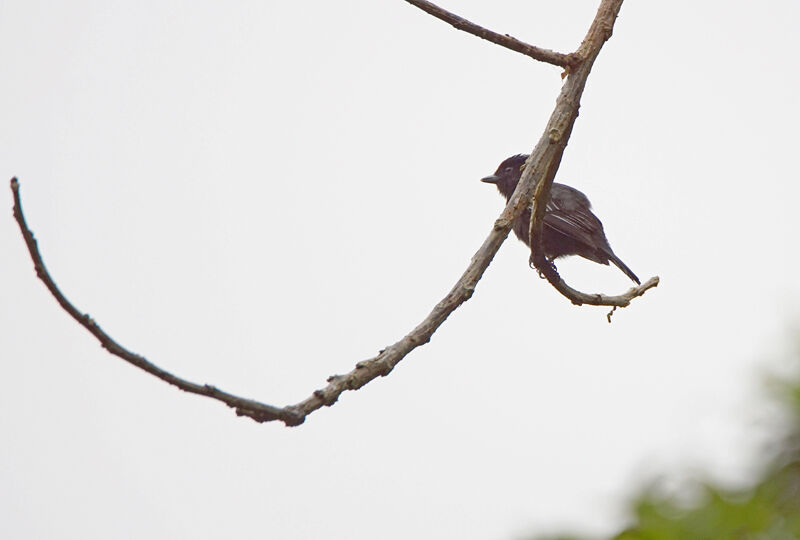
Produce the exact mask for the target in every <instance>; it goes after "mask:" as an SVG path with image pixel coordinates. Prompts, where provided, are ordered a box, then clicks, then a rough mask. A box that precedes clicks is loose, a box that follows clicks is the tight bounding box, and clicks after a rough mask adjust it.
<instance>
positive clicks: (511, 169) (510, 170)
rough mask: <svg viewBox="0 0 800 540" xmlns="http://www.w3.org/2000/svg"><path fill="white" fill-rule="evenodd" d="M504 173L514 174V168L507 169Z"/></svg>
mask: <svg viewBox="0 0 800 540" xmlns="http://www.w3.org/2000/svg"><path fill="white" fill-rule="evenodd" d="M503 172H504V173H506V174H511V173H512V172H514V167H506V169H505V170H504V171H503Z"/></svg>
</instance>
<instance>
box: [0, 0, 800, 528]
mask: <svg viewBox="0 0 800 540" xmlns="http://www.w3.org/2000/svg"><path fill="white" fill-rule="evenodd" d="M598 4H599V1H598V0H591V1H589V0H569V1H561V2H544V1H526V2H521V1H511V0H496V1H494V2H485V1H483V2H482V1H478V0H448V1H447V2H445V3H443V4H442V6H443V7H445V8H448V9H451V10H453V11H455V12H457V13H459V14H460V15H462V16H464V17H467V18H469V19H471V20H473V21H475V22H477V23H479V24H482V25H484V26H486V27H489V28H492V29H494V30H496V31H498V32H501V33H509V34H511V35H514V36H515V37H518V38H520V39H522V40H525V41H528V42H530V43H533V44H536V45H540V46H543V47H547V48H552V49H555V50H559V51H563V52H570V51H572V50H574V49H575V48H576V47H577V45H578V44H579V43H580V41H581V39H582V38H583V36H584V34H585V32H586V30H587V28H588V25H589V23H590V22H591V20H592V18H593V17H594V14H595V11H596V8H597V5H598ZM798 17H800V4H798V3H797V1H796V0H786V1H778V0H775V1H767V2H762V3H760V4H757V5H755V4H753V3H752V2H744V1H721V0H718V1H708V2H695V1H689V0H682V1H681V0H678V1H672V2H636V1H628V2H626V3H625V4H624V5H623V7H622V11H621V14H620V17H619V19H618V21H617V25H616V28H615V31H614V36H613V38H612V39H611V41H610V42H609V43H608V44H607V45H606V47H605V48H604V49H603V52H602V53H601V56H600V58H599V60H598V61H597V63H596V65H595V68H594V71H593V73H592V74H591V76H590V78H589V82H588V86H587V88H586V91H585V94H584V99H583V102H582V107H581V114H580V118H579V119H578V121H577V124H576V126H575V131H574V134H573V137H572V139H571V141H570V144H569V146H568V148H567V151H566V153H565V156H564V160H563V163H562V166H561V170H560V172H559V175H558V177H557V181H560V182H564V183H568V184H571V185H574V186H576V187H578V188H580V189H581V190H583V191H584V192H585V193H586V194H587V195H588V196H589V197H590V198H591V199H592V201H593V203H594V208H595V210H596V211H597V213H598V215H599V216H600V217H601V219H602V220H603V223H604V224H605V228H606V232H607V234H608V237H609V239H610V241H611V244H612V246H613V247H614V249H615V251H616V253H617V254H618V255H619V256H620V257H621V258H622V259H623V260H624V261H625V262H626V263H627V264H628V265H629V266H630V267H631V268H632V269H633V270H634V271H635V272H636V273H637V274H638V275H639V276H640V277H641V278H642V279H647V278H649V277H651V276H653V275H659V276H660V277H661V279H662V284H661V285H660V286H659V287H658V288H657V289H655V290H652V291H650V292H649V293H648V294H647V295H645V297H644V298H640V299H638V300H636V301H635V302H634V305H632V306H631V307H630V308H628V309H625V310H621V311H618V312H617V313H616V314H615V316H614V322H613V324H611V325H609V324H608V323H607V322H606V319H605V313H606V312H607V311H608V310H607V308H592V307H581V308H578V307H575V306H572V305H571V304H570V303H569V302H568V301H567V300H566V299H564V298H563V297H561V296H560V295H559V294H558V293H556V292H555V291H554V290H553V289H552V288H551V287H550V286H549V285H547V283H546V282H544V281H542V280H540V279H538V278H537V276H536V273H535V272H534V271H532V270H530V269H529V268H528V265H527V259H528V254H527V252H526V249H525V248H524V246H523V245H522V244H521V243H519V242H518V241H517V240H516V239H514V238H509V240H508V241H507V242H506V243H505V244H504V245H503V247H502V248H501V250H500V252H499V254H498V256H497V257H496V259H495V261H494V263H493V264H492V266H491V267H490V268H489V270H488V271H487V273H486V275H485V277H484V279H483V280H482V281H481V282H480V283H479V284H478V287H477V290H476V293H475V296H474V297H473V298H472V300H471V301H469V302H468V303H467V304H465V305H464V306H462V308H461V309H459V310H458V311H457V312H456V313H455V314H454V315H452V316H451V318H450V319H449V320H448V321H447V322H446V324H445V325H444V326H443V327H442V328H441V330H440V331H439V332H438V333H437V334H435V336H434V337H433V340H432V341H431V343H430V344H428V345H426V346H425V347H423V348H421V349H419V350H417V351H415V352H414V353H412V354H411V355H410V356H409V357H407V358H406V359H405V360H404V361H403V362H402V363H401V364H400V365H399V366H398V367H397V369H395V371H394V372H393V373H391V375H390V376H388V377H386V378H383V379H380V380H376V381H374V382H373V383H371V384H369V385H368V386H367V387H365V388H363V389H362V390H360V391H358V392H348V393H347V394H345V395H343V396H342V398H341V399H340V401H339V403H337V404H336V405H335V406H334V407H332V408H329V409H325V410H322V411H318V412H316V413H314V414H312V415H311V416H310V417H309V418H308V420H307V421H306V423H305V424H304V425H303V426H301V427H298V428H292V429H290V428H286V427H284V426H283V425H282V424H277V423H272V424H266V425H259V424H256V423H254V422H252V421H251V420H248V419H241V418H237V417H236V416H235V415H234V413H233V412H232V411H231V410H229V409H227V408H226V407H224V406H223V405H221V404H219V403H216V402H213V401H211V400H208V399H204V398H199V397H196V396H190V395H187V394H184V393H182V392H179V391H178V390H175V389H174V388H172V387H169V386H167V385H166V384H164V383H162V382H160V381H158V380H156V379H154V378H153V377H151V376H149V375H147V374H144V373H142V372H140V371H138V370H136V369H135V368H133V367H131V366H129V365H127V364H124V363H123V362H122V361H121V360H119V359H117V358H115V357H111V356H109V355H108V354H107V353H106V352H105V351H104V350H102V349H101V348H100V347H99V346H98V344H97V342H96V341H95V340H94V339H93V338H92V337H91V336H90V335H89V334H88V333H87V332H86V331H85V330H84V329H82V328H81V327H79V326H78V325H77V324H76V323H75V322H74V321H72V320H71V319H69V318H68V316H67V315H66V313H65V312H63V311H62V310H61V309H60V308H59V307H58V306H57V304H56V303H55V301H54V300H53V298H52V297H51V296H50V295H49V293H48V292H47V291H46V289H45V288H44V287H43V285H42V284H41V283H40V282H39V281H38V280H37V279H36V277H35V273H34V271H33V267H32V264H31V262H30V260H29V258H28V255H27V253H26V250H25V247H24V244H23V242H22V239H21V237H20V234H19V231H18V229H17V227H16V224H15V223H14V221H13V219H12V217H11V194H10V191H6V192H5V195H3V196H2V197H5V199H3V200H5V201H6V202H5V205H4V207H5V208H6V214H5V218H4V219H0V250H2V253H3V265H2V277H3V280H2V282H3V285H2V286H0V328H2V330H1V331H0V336H2V342H3V355H2V358H3V360H2V362H0V370H2V371H0V377H2V380H3V381H4V390H3V391H2V392H0V433H2V443H0V537H2V538H13V539H15V540H19V539H39V538H47V539H50V538H58V539H73V538H74V539H81V540H94V539H109V538H114V539H117V538H120V539H125V538H130V539H142V538H148V539H156V540H160V539H174V538H192V539H219V538H245V539H246V538H276V539H287V540H295V539H318V538H325V539H328V540H361V539H370V540H372V539H376V538H381V539H387V540H394V539H404V540H405V539H408V538H459V539H462V540H471V539H475V540H478V539H515V538H519V537H520V536H523V535H525V534H533V533H545V532H552V531H557V530H572V531H583V532H592V533H608V532H612V531H615V530H617V529H618V528H620V527H621V526H623V525H624V524H625V520H626V512H625V507H624V503H625V500H626V497H627V496H628V495H629V494H630V493H631V492H632V491H634V490H635V488H636V486H637V485H639V483H640V482H644V481H646V480H647V479H649V478H652V477H653V476H659V475H670V474H686V473H687V472H688V473H690V472H692V471H702V472H703V473H704V474H707V475H710V476H712V477H714V478H719V479H722V480H724V481H728V482H741V481H744V480H746V479H747V478H748V475H749V474H751V473H752V470H753V466H754V464H755V463H757V457H758V456H759V454H760V453H761V452H762V450H763V444H764V440H765V436H766V435H765V434H766V433H767V432H768V430H767V429H766V428H765V426H767V425H769V424H770V419H769V411H770V410H771V409H769V408H768V407H767V405H766V404H765V403H766V401H765V399H764V395H763V392H762V386H761V382H760V381H761V375H762V374H763V373H765V372H767V371H769V370H771V369H778V367H779V366H780V361H779V360H778V358H779V357H780V355H781V350H783V348H784V344H785V342H786V335H787V328H788V327H789V326H790V325H791V322H792V321H793V320H795V316H796V314H797V312H798V309H797V306H798V301H800V284H798V281H797V279H796V274H797V268H798V263H800V256H799V255H798V253H797V249H796V247H795V246H796V243H797V241H796V238H795V236H796V234H795V233H796V231H797V230H798V228H799V227H800V215H799V214H798V212H797V210H796V209H795V207H794V206H795V204H796V201H797V200H798V191H799V190H798V187H797V180H798V173H797V165H796V161H797V150H796V147H797V126H798V120H799V119H800V99H799V98H798V95H799V94H800V92H798V89H800V76H798V71H797V70H796V69H795V66H796V65H797V54H798V51H800V33H798V31H797V21H798ZM0 48H1V49H2V51H3V53H2V54H0V71H1V72H2V73H3V81H4V84H3V85H2V87H0V96H2V99H1V100H0V167H2V172H3V175H4V178H6V181H7V179H9V178H11V176H14V175H16V176H18V177H19V179H20V182H21V186H22V187H21V192H22V196H23V204H24V205H25V210H26V214H27V218H28V221H29V224H30V226H31V228H32V229H33V231H34V232H35V233H36V236H37V238H38V240H39V246H40V247H41V249H42V252H43V255H44V258H45V261H46V263H47V264H48V267H49V268H50V270H51V272H52V273H53V275H54V277H55V279H56V281H57V283H58V284H59V286H60V287H61V288H62V289H63V291H64V292H65V294H66V295H67V296H68V298H70V299H71V300H72V301H73V302H74V303H75V304H76V306H77V307H78V308H79V309H81V310H84V311H86V312H88V313H90V314H91V315H92V316H93V317H95V318H96V320H97V321H98V322H99V323H100V324H101V326H102V327H103V328H104V329H106V330H107V331H108V332H109V333H110V334H111V335H112V336H113V337H115V338H116V339H118V340H119V341H120V342H121V343H122V344H124V345H126V346H127V347H129V348H130V349H132V350H134V351H136V352H138V353H140V354H143V355H145V356H146V357H147V358H149V359H150V360H152V361H153V362H155V363H157V364H158V365H160V366H161V367H163V368H165V369H167V370H170V371H173V372H174V373H176V374H179V375H181V376H183V377H186V378H188V379H191V380H193V381H197V382H200V383H212V384H215V385H217V386H219V387H221V388H223V389H225V390H228V391H230V392H233V393H236V394H241V395H244V396H248V397H253V398H255V399H259V400H262V401H265V402H267V403H272V404H275V405H286V404H289V403H296V402H298V401H300V400H302V399H305V398H306V397H308V396H309V395H310V394H311V392H312V391H313V390H314V389H316V388H320V387H322V386H323V385H324V384H325V379H326V377H327V376H329V375H331V374H334V373H343V372H346V371H349V370H350V369H351V368H352V367H353V365H354V364H355V363H356V362H358V361H360V360H363V359H366V358H369V357H371V356H373V355H374V354H375V353H377V351H378V350H379V349H381V348H383V347H384V346H386V345H388V344H390V343H393V342H394V341H396V340H397V339H399V338H400V337H402V336H403V335H404V334H405V333H407V332H408V331H409V330H410V329H411V328H412V327H413V326H414V325H416V324H417V323H418V322H419V321H420V320H421V319H422V318H423V317H424V316H425V315H426V314H427V313H428V312H429V311H430V309H431V308H432V307H433V306H434V305H435V304H436V302H438V301H439V300H440V299H441V298H442V297H443V296H444V294H445V293H446V292H447V291H448V290H449V288H450V287H451V286H452V285H453V283H455V281H456V279H457V278H458V276H459V275H460V273H461V272H462V271H463V269H464V268H465V267H466V265H467V264H468V262H469V260H470V258H471V257H472V255H473V254H474V253H475V251H476V250H477V249H478V247H479V245H480V243H481V242H482V241H483V239H484V237H485V236H486V234H487V233H488V232H489V230H490V229H491V227H492V224H493V222H494V220H495V219H496V217H497V216H498V214H499V212H500V211H501V209H502V206H503V200H502V199H501V197H500V196H499V195H498V194H497V193H496V190H495V189H494V188H492V187H491V186H487V185H485V184H481V183H480V182H479V179H480V178H481V177H482V176H485V175H486V174H489V173H491V172H493V171H494V169H495V167H496V166H497V164H498V163H499V162H500V161H501V160H502V159H503V158H505V157H507V156H509V155H511V154H515V153H519V152H529V151H530V150H531V149H532V148H533V145H534V144H535V142H536V140H537V139H538V138H539V136H540V134H541V131H542V129H543V127H544V123H545V121H546V119H547V117H548V116H549V114H550V112H551V111H552V108H553V106H554V103H555V98H556V96H557V94H558V91H559V88H560V85H561V82H562V81H561V79H560V77H559V74H560V70H559V69H558V68H555V67H553V66H549V65H545V64H540V63H536V62H533V61H531V60H530V59H528V58H526V57H523V56H521V55H519V54H516V53H513V52H511V51H508V50H505V49H503V48H500V47H498V46H496V45H493V44H490V43H488V42H485V41H482V40H480V39H478V38H475V37H474V36H471V35H468V34H465V33H462V32H458V31H456V30H454V29H452V28H451V27H450V26H448V25H446V24H444V23H443V22H441V21H438V20H436V19H433V18H432V17H430V16H429V15H427V14H425V13H423V12H422V11H420V10H418V9H416V8H414V7H412V6H410V5H409V4H407V3H406V2H403V1H402V0H386V1H382V2H375V1H356V0H349V1H342V2H324V1H308V2H270V1H265V0H260V1H253V2H246V1H233V2H224V3H223V2H199V1H183V2H179V1H159V2H154V1H146V2H115V1H102V2H100V1H95V2H89V1H74V2H41V1H35V0H24V1H22V0H7V1H5V2H3V3H2V5H0ZM0 176H1V175H0ZM4 189H7V188H4ZM559 270H560V271H561V273H562V275H563V276H564V277H565V279H567V281H568V282H570V283H571V284H573V285H575V286H577V287H578V288H581V289H584V290H588V291H603V292H606V293H619V292H622V291H623V290H625V289H627V287H628V286H629V282H628V280H627V278H626V277H625V276H624V275H623V274H622V273H621V272H619V271H618V270H616V269H615V268H613V267H604V266H599V265H595V264H593V263H590V262H588V261H585V260H582V259H575V260H567V261H564V262H561V263H559Z"/></svg>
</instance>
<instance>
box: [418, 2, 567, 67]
mask: <svg viewBox="0 0 800 540" xmlns="http://www.w3.org/2000/svg"><path fill="white" fill-rule="evenodd" d="M406 2H408V3H409V4H411V5H414V6H417V7H418V8H419V9H421V10H422V11H424V12H426V13H428V14H430V15H433V16H434V17H436V18H437V19H441V20H443V21H444V22H446V23H448V24H449V25H451V26H452V27H453V28H455V29H456V30H463V31H464V32H467V33H469V34H472V35H473V36H478V37H479V38H482V39H485V40H487V41H491V42H492V43H495V44H497V45H500V46H501V47H505V48H506V49H511V50H512V51H516V52H518V53H522V54H524V55H525V56H530V57H531V58H533V59H534V60H538V61H539V62H545V63H547V64H552V65H554V66H561V67H563V68H567V69H570V68H572V67H574V66H575V65H576V64H577V63H578V57H577V56H575V55H574V54H564V53H560V52H555V51H551V50H550V49H542V48H541V47H536V46H535V45H528V44H527V43H525V42H524V41H520V40H518V39H516V38H513V37H511V36H509V35H508V34H505V35H504V34H498V33H497V32H492V31H491V30H488V29H486V28H484V27H482V26H479V25H477V24H475V23H473V22H470V21H468V20H467V19H464V18H463V17H459V16H458V15H456V14H455V13H450V12H449V11H447V10H446V9H442V8H440V7H439V6H437V5H436V4H433V3H431V2H428V1H426V0H406Z"/></svg>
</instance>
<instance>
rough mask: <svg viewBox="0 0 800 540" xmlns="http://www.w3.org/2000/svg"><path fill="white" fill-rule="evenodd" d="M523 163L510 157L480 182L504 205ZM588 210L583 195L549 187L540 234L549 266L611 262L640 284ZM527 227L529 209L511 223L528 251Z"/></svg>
mask: <svg viewBox="0 0 800 540" xmlns="http://www.w3.org/2000/svg"><path fill="white" fill-rule="evenodd" d="M526 159H528V156H527V154H518V155H516V156H511V157H510V158H508V159H506V160H505V161H503V162H502V163H501V164H500V166H499V167H498V168H497V171H495V173H494V174H493V175H491V176H487V177H485V178H482V179H481V181H482V182H486V183H487V184H494V185H496V186H497V189H498V190H499V191H500V193H502V194H503V196H505V198H506V201H508V200H509V199H510V198H511V195H512V194H513V193H514V189H515V188H516V187H517V182H519V179H520V177H521V176H522V169H523V168H524V165H525V160H526ZM591 207H592V205H591V203H590V202H589V199H587V198H586V195H584V194H583V193H581V192H580V191H578V190H577V189H575V188H572V187H569V186H565V185H564V184H556V183H553V188H552V189H551V190H550V202H548V203H547V208H546V209H545V215H544V229H543V230H542V244H543V245H544V253H545V255H546V256H547V259H548V260H549V261H551V262H552V261H553V260H555V259H557V258H558V257H564V256H566V255H580V256H581V257H583V258H584V259H589V260H590V261H594V262H596V263H600V264H606V265H607V264H608V263H609V261H611V262H612V263H614V264H615V265H616V266H617V268H619V269H620V270H622V271H623V272H624V273H625V275H627V276H628V277H629V278H631V279H632V280H633V281H635V282H636V283H641V282H640V281H639V278H638V277H636V274H634V273H633V272H632V271H631V269H630V268H628V267H627V265H626V264H625V263H624V262H622V261H621V260H620V259H619V257H617V256H616V255H614V252H613V251H612V250H611V246H609V245H608V240H606V235H605V233H604V232H603V224H602V223H600V220H599V219H597V216H595V215H594V214H593V213H592V210H591ZM530 223H531V207H530V206H529V207H528V208H527V209H526V210H525V211H524V212H523V213H522V215H520V216H519V217H518V218H517V219H516V221H514V233H515V234H516V235H517V238H519V239H520V240H522V241H523V242H524V243H525V244H526V245H527V246H528V247H530V245H531V241H530V238H529V234H528V228H529V226H530Z"/></svg>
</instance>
